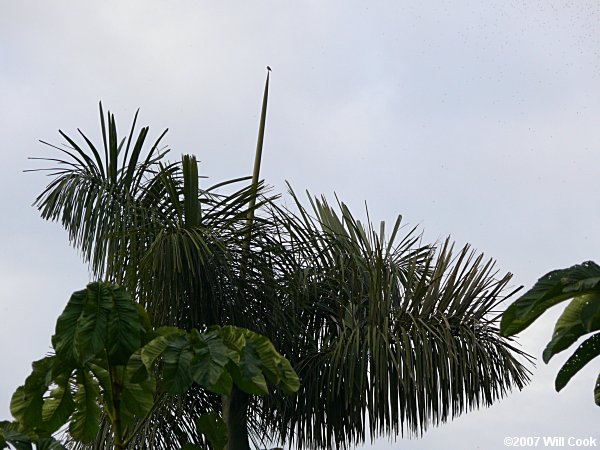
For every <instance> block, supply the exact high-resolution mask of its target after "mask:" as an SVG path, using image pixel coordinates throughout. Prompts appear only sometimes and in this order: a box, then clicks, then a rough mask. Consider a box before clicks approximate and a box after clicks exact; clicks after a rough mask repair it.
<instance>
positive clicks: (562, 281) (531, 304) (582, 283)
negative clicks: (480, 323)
mask: <svg viewBox="0 0 600 450" xmlns="http://www.w3.org/2000/svg"><path fill="white" fill-rule="evenodd" d="M598 291H600V266H598V265H597V264H596V263H594V262H592V261H587V262H585V263H583V264H578V265H575V266H572V267H570V268H568V269H562V270H555V271H553V272H550V273H548V274H546V275H544V276H543V277H542V278H540V279H539V280H538V282H537V283H536V284H535V285H534V286H533V288H531V289H530V290H529V291H527V292H526V293H525V294H523V295H522V296H521V297H520V298H519V299H517V300H516V301H515V302H514V303H512V304H511V305H510V306H509V307H508V308H506V311H504V313H503V314H502V321H501V322H500V332H501V333H502V335H503V336H512V335H514V334H516V333H518V332H520V331H522V330H524V329H525V328H527V327H528V326H529V325H531V324H532V323H533V322H534V321H535V320H536V319H537V318H538V317H539V316H540V315H542V314H543V313H544V312H545V311H546V310H547V309H548V308H550V307H552V306H554V305H556V304H557V303H560V302H562V301H564V300H568V299H569V298H572V297H575V296H579V295H584V294H589V293H593V292H598Z"/></svg>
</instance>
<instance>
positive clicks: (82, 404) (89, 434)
mask: <svg viewBox="0 0 600 450" xmlns="http://www.w3.org/2000/svg"><path fill="white" fill-rule="evenodd" d="M99 393H100V392H99V390H98V385H97V384H96V381H95V380H94V379H93V378H92V377H91V376H90V375H89V374H88V373H87V372H85V371H83V370H81V371H79V372H78V373H77V387H76V391H75V396H74V397H75V412H74V413H73V416H72V417H71V423H70V424H69V433H70V434H71V436H73V438H75V439H77V440H78V441H80V442H82V443H84V444H86V443H89V442H91V441H93V440H94V438H95V437H96V434H98V430H99V424H100V407H99V406H98V395H99Z"/></svg>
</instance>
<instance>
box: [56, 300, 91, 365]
mask: <svg viewBox="0 0 600 450" xmlns="http://www.w3.org/2000/svg"><path fill="white" fill-rule="evenodd" d="M86 296H87V289H84V290H82V291H77V292H74V293H73V294H72V295H71V298H70V299H69V301H68V303H67V306H66V307H65V309H64V310H63V312H62V314H61V315H60V316H59V317H58V320H57V321H56V330H55V333H54V336H52V346H53V347H54V351H55V352H56V356H57V357H58V358H60V359H61V360H63V361H64V362H65V363H66V364H68V365H70V366H72V365H74V364H75V360H76V358H75V343H74V341H75V332H76V330H77V321H78V320H79V317H80V316H81V314H82V313H83V307H84V304H85V302H86Z"/></svg>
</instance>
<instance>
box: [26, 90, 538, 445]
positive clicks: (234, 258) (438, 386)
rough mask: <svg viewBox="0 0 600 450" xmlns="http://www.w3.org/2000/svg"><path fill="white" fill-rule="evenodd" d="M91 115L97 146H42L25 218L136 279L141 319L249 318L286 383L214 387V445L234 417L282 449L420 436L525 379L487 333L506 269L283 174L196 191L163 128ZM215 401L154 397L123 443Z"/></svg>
mask: <svg viewBox="0 0 600 450" xmlns="http://www.w3.org/2000/svg"><path fill="white" fill-rule="evenodd" d="M265 105H266V96H265ZM100 117H101V128H102V136H103V145H102V148H100V149H98V148H97V147H96V146H95V145H94V144H93V143H92V142H91V141H90V140H89V139H88V138H87V137H86V136H85V135H84V134H83V133H81V132H80V133H81V135H82V137H83V142H82V145H80V144H78V143H77V142H76V141H75V140H74V139H71V138H70V137H69V136H67V135H66V134H65V133H63V132H61V135H62V136H63V137H64V138H65V139H66V141H67V144H68V145H67V146H65V147H56V148H57V149H58V150H60V151H61V152H62V153H63V154H64V155H66V156H65V157H64V158H52V159H50V158H47V160H48V161H52V162H54V163H56V164H55V166H54V167H53V168H51V169H50V170H51V172H50V175H51V177H52V180H51V182H50V184H49V185H48V186H47V187H46V189H45V190H44V191H43V192H42V193H41V195H40V196H39V197H38V198H37V200H36V203H35V204H36V206H37V207H38V208H39V210H40V212H41V215H42V217H43V218H45V219H49V220H58V221H61V223H62V224H63V226H64V228H65V229H66V230H67V232H68V233H69V237H70V240H71V242H72V244H73V245H74V246H76V247H77V248H78V249H79V250H80V251H81V253H82V255H83V258H84V259H85V260H86V261H87V262H88V263H89V265H90V269H91V272H92V273H93V275H94V276H95V277H97V278H105V279H107V280H110V281H114V282H117V283H120V284H122V285H124V286H125V287H126V288H127V289H128V290H129V291H131V292H133V293H135V296H136V298H138V299H140V302H142V303H143V305H144V306H145V307H146V308H147V309H148V311H149V312H150V314H151V315H152V318H153V321H154V322H155V323H156V324H159V325H176V326H180V327H183V328H186V329H191V328H193V327H195V328H198V329H205V328H206V327H208V326H210V325H213V324H219V325H224V324H234V325H237V326H241V327H246V328H249V329H251V330H253V331H256V332H259V333H262V334H265V335H266V336H268V337H269V338H270V339H271V340H272V341H273V343H274V344H275V347H276V348H277V349H278V350H279V351H280V352H281V353H282V354H283V355H285V356H286V357H287V358H288V359H289V360H290V362H291V363H292V365H293V367H294V368H295V369H296V370H297V372H298V374H299V376H300V378H301V388H300V392H299V393H298V395H297V396H295V397H293V398H287V397H285V396H280V395H278V394H277V393H273V394H272V395H270V396H268V397H261V398H258V397H250V396H247V395H244V394H243V393H241V392H238V393H237V394H236V393H234V394H233V395H232V398H229V399H223V404H222V406H223V413H225V411H227V414H230V415H231V422H229V424H230V427H232V426H234V424H236V423H237V425H235V426H236V427H239V428H240V435H241V436H240V439H239V442H241V443H242V444H236V443H232V442H230V447H229V448H230V450H234V449H237V448H249V447H248V444H247V441H248V438H247V434H246V433H247V432H248V433H249V436H250V438H251V439H253V440H254V441H255V442H256V443H260V442H261V440H263V439H265V437H268V438H266V439H268V440H271V442H274V441H277V440H280V441H288V442H291V443H293V444H294V445H296V446H297V447H299V448H333V447H336V446H338V447H346V446H347V445H351V444H354V443H359V442H363V441H365V439H367V438H368V437H369V436H370V437H371V438H373V437H375V436H377V435H380V434H391V433H395V434H398V433H404V432H407V433H410V434H414V433H416V434H419V433H422V432H423V431H424V430H425V429H426V428H427V426H428V425H429V424H439V423H440V422H444V421H446V420H447V419H448V418H451V417H453V416H455V415H457V414H460V413H462V412H464V411H466V410H469V409H472V408H476V407H479V406H481V405H489V404H491V403H492V402H493V401H494V400H496V399H498V398H500V397H502V396H503V395H505V394H506V393H507V392H508V391H509V390H510V389H511V388H512V387H513V386H516V387H517V388H519V389H521V388H522V387H523V386H524V384H525V383H526V382H527V380H528V371H527V369H526V368H525V366H524V365H523V363H522V360H521V359H522V358H520V356H525V357H526V356H527V355H525V354H524V353H523V352H522V351H520V350H519V349H517V348H515V347H514V346H513V345H512V343H511V341H510V339H507V338H502V337H500V336H499V333H498V329H497V320H496V319H497V318H496V317H495V316H494V309H495V308H496V306H497V305H498V304H499V303H500V302H501V301H502V300H504V298H506V297H507V296H509V295H510V294H511V293H510V292H507V284H508V283H509V280H510V278H511V275H510V274H506V275H504V276H501V277H497V272H496V270H495V269H494V263H493V261H491V260H484V259H483V255H477V254H476V253H475V252H474V251H472V250H471V249H470V248H468V247H464V248H462V249H460V250H458V251H454V250H453V247H454V245H453V244H452V242H450V240H446V241H445V242H443V243H442V244H441V245H424V244H422V242H421V236H420V235H419V234H417V232H416V230H415V229H412V230H409V231H408V232H405V230H404V228H403V227H402V226H401V218H400V217H399V218H398V220H397V221H396V223H395V224H394V226H393V227H392V229H391V232H390V233H389V236H388V235H386V232H385V227H384V224H383V223H382V224H381V226H380V227H379V229H378V230H376V229H375V228H374V226H373V225H372V223H371V222H370V220H367V222H366V223H362V222H361V221H359V220H357V219H356V218H355V217H354V216H353V215H352V214H351V212H350V211H349V209H348V208H347V207H346V206H345V205H344V204H343V203H341V202H339V201H338V205H337V206H338V208H333V207H331V206H330V205H329V204H328V203H327V201H326V200H325V199H324V198H320V199H319V198H312V197H309V203H310V206H309V207H308V208H307V207H305V206H304V205H303V204H302V202H301V201H300V200H299V199H298V197H297V196H296V195H295V194H294V192H293V191H291V189H290V193H291V198H292V199H293V206H292V208H290V209H288V208H284V207H282V206H280V205H279V203H278V202H277V196H269V195H268V193H267V192H266V191H265V189H263V186H262V184H260V183H258V177H256V176H255V180H254V182H253V183H250V184H248V183H247V181H248V180H249V178H242V179H236V180H229V181H226V182H223V183H219V184H217V185H214V186H211V187H208V188H206V189H204V188H202V187H201V186H199V184H198V168H197V163H196V159H195V157H194V156H190V155H185V156H183V157H182V159H181V161H178V162H171V163H169V162H166V159H165V155H166V154H167V152H168V150H167V149H165V148H161V147H160V142H161V139H162V138H163V136H164V134H165V133H162V134H161V135H160V137H159V138H158V139H157V141H156V142H154V143H153V144H152V146H151V147H150V148H149V149H147V150H146V149H145V144H146V140H147V137H148V127H145V128H142V129H141V131H139V132H138V133H137V137H136V138H135V139H134V138H133V137H134V135H135V133H136V132H135V125H136V119H137V113H136V117H135V119H134V121H133V125H132V127H131V131H130V133H129V135H128V137H127V138H124V139H119V138H118V136H117V129H116V124H115V119H114V117H113V116H112V115H111V114H110V113H109V114H107V116H106V117H107V120H106V121H105V118H104V117H105V116H104V113H103V111H102V106H100ZM262 125H263V129H264V108H263V123H262ZM259 141H260V142H262V139H259ZM261 145H262V144H261ZM85 147H87V149H86V148H85ZM236 186H242V187H239V188H236ZM236 395H237V397H236ZM220 402H221V400H220V399H218V398H216V397H212V396H211V395H209V394H206V393H204V392H202V391H201V390H199V389H196V388H192V389H191V390H190V391H189V392H188V393H187V394H186V395H185V396H183V397H179V398H165V399H164V401H163V402H162V407H161V408H159V409H157V411H156V412H155V414H154V415H153V416H152V417H151V418H150V419H149V420H148V423H147V424H146V425H145V427H144V428H143V429H142V430H143V431H145V434H144V437H143V438H140V440H138V441H137V445H139V446H141V445H142V443H145V445H150V447H151V448H174V446H175V445H177V444H178V445H182V444H183V443H184V442H187V441H194V440H197V439H198V436H196V435H195V432H194V430H193V429H192V427H190V426H188V425H187V424H191V423H193V418H194V417H195V416H197V415H198V414H200V413H201V412H203V411H205V410H206V409H208V408H210V407H215V406H216V407H218V405H219V403H220ZM233 410H236V411H237V413H236V414H233V413H232V412H231V411H233ZM234 412H235V411H234ZM236 421H237V422H236ZM107 426H108V425H107ZM107 436H108V434H104V435H102V436H99V437H98V440H97V446H101V445H103V444H104V443H106V439H108V438H107ZM236 442H238V441H236ZM244 442H246V443H244Z"/></svg>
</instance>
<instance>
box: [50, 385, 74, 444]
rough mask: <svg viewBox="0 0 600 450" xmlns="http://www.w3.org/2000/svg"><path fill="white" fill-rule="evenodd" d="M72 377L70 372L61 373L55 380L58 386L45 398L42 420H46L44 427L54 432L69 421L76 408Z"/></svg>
mask: <svg viewBox="0 0 600 450" xmlns="http://www.w3.org/2000/svg"><path fill="white" fill-rule="evenodd" d="M70 378H71V377H70V374H69V375H64V374H62V375H60V376H59V377H58V379H56V380H55V382H56V386H55V387H54V388H53V389H52V390H51V391H50V395H49V396H48V397H47V398H46V399H45V400H44V405H43V407H42V420H43V421H44V429H45V430H46V431H48V432H50V433H54V432H55V431H57V430H58V429H59V428H60V427H62V426H63V425H64V424H65V423H67V421H68V420H69V417H71V414H72V413H73V410H74V408H75V402H74V401H73V396H72V395H71V389H70V384H69V380H70Z"/></svg>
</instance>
